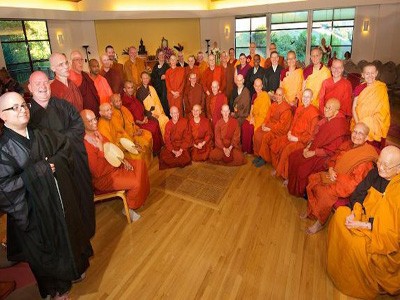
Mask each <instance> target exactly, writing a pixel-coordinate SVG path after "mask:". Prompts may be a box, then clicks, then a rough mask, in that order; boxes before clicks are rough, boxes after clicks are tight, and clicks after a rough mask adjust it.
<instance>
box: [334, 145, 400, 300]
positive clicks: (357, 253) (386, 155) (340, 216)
mask: <svg viewBox="0 0 400 300" xmlns="http://www.w3.org/2000/svg"><path fill="white" fill-rule="evenodd" d="M377 165H378V167H377V168H374V169H372V170H371V171H370V172H369V173H368V175H367V177H365V179H364V180H363V181H362V182H361V183H360V184H359V185H358V187H357V188H356V190H355V191H354V193H353V195H352V196H351V199H350V201H351V204H350V207H351V208H349V207H347V206H342V207H339V208H338V209H337V210H336V212H335V214H334V215H333V217H332V220H331V222H330V224H329V228H328V244H327V272H328V275H329V277H330V278H331V280H332V282H333V284H334V285H335V286H336V287H337V289H338V290H339V291H341V292H342V293H344V294H346V295H348V296H351V297H356V298H362V299H377V298H378V297H379V295H380V294H385V293H387V294H389V295H392V296H393V297H387V298H393V299H395V298H397V297H396V296H395V295H399V293H400V272H399V269H400V242H399V240H400V239H399V236H400V224H399V222H400V193H399V191H400V149H399V148H397V147H395V146H388V147H385V148H384V149H383V150H382V152H381V154H380V156H379V158H378V162H377ZM385 298H386V297H385Z"/></svg>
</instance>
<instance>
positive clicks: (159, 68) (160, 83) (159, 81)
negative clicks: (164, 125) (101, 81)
mask: <svg viewBox="0 0 400 300" xmlns="http://www.w3.org/2000/svg"><path fill="white" fill-rule="evenodd" d="M168 69H169V65H168V64H167V63H166V62H165V55H164V52H163V51H159V52H158V63H157V64H155V65H154V67H153V71H152V72H151V85H152V86H153V87H154V88H155V90H156V92H157V95H158V98H160V101H161V105H162V107H163V110H164V113H165V115H166V116H167V117H168V118H170V115H169V104H168V99H167V85H166V83H165V72H167V70H168Z"/></svg>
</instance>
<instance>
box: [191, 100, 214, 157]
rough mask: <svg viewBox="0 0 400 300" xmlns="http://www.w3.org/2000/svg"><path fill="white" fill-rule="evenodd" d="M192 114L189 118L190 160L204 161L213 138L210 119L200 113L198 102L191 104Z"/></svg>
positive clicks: (208, 153)
mask: <svg viewBox="0 0 400 300" xmlns="http://www.w3.org/2000/svg"><path fill="white" fill-rule="evenodd" d="M192 114H193V117H192V118H190V119H189V127H190V132H191V134H192V138H191V140H192V149H191V156H192V160H193V161H206V160H207V159H208V156H209V155H210V151H211V146H212V138H213V132H212V130H211V124H210V120H209V119H207V118H205V117H203V116H202V115H201V106H200V105H198V104H196V105H194V106H193V109H192Z"/></svg>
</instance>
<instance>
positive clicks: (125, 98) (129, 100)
mask: <svg viewBox="0 0 400 300" xmlns="http://www.w3.org/2000/svg"><path fill="white" fill-rule="evenodd" d="M121 99H122V105H123V106H125V107H126V108H127V109H128V110H129V111H130V112H131V114H132V116H133V118H134V119H135V123H136V125H138V126H139V127H140V128H142V129H146V130H148V131H150V132H151V136H152V137H153V154H154V155H157V154H158V153H159V152H160V150H161V147H162V145H163V139H162V135H161V130H160V125H159V124H158V121H157V120H156V119H154V118H148V117H147V116H145V109H144V105H143V102H141V101H139V100H138V99H136V97H135V96H134V90H133V83H132V82H131V81H126V82H125V85H124V93H123V94H122V97H121Z"/></svg>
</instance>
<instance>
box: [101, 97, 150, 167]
mask: <svg viewBox="0 0 400 300" xmlns="http://www.w3.org/2000/svg"><path fill="white" fill-rule="evenodd" d="M111 101H112V102H113V105H111V104H110V103H103V104H102V105H100V118H99V124H98V126H99V131H100V133H101V134H102V135H104V136H105V137H106V138H107V139H108V140H109V141H110V142H112V143H113V144H116V145H117V146H118V147H120V148H123V147H122V144H121V142H120V140H121V138H126V139H128V140H130V141H131V142H133V143H134V144H135V145H136V148H137V149H138V150H139V153H138V154H132V153H129V152H127V151H126V152H125V153H126V155H127V156H128V157H129V158H132V159H143V160H144V161H145V162H146V164H147V167H150V164H151V161H152V158H153V155H152V139H151V133H150V132H148V131H147V130H143V129H140V128H138V126H136V125H135V120H134V119H133V116H132V114H131V113H130V112H129V110H128V109H127V108H126V107H123V106H122V101H121V96H120V95H119V94H113V95H112V96H111ZM114 103H115V104H114ZM117 107H119V108H117Z"/></svg>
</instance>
